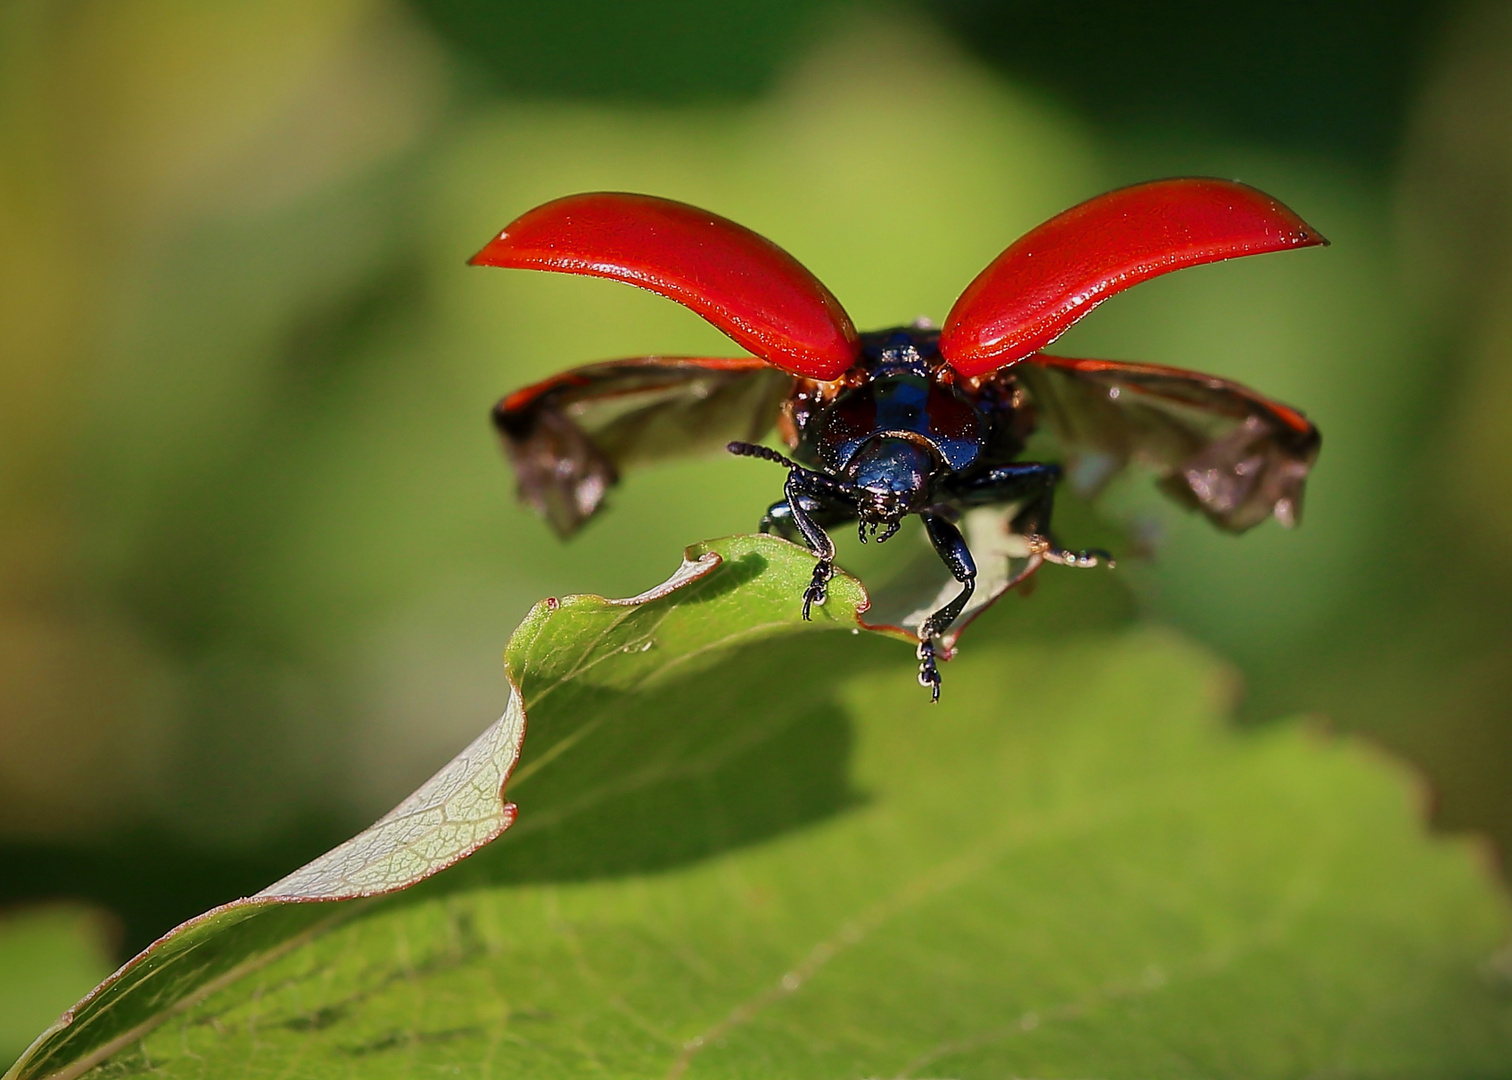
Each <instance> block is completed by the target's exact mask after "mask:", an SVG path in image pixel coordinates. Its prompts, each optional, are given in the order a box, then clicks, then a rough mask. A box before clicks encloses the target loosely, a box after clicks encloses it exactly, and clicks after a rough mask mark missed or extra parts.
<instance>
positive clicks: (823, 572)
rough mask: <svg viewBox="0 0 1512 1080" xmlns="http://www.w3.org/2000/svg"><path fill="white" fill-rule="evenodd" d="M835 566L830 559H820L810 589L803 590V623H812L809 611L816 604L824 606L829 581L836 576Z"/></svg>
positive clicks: (810, 581) (809, 585) (809, 584)
mask: <svg viewBox="0 0 1512 1080" xmlns="http://www.w3.org/2000/svg"><path fill="white" fill-rule="evenodd" d="M834 573H835V564H834V563H832V562H830V561H829V560H828V559H820V560H819V563H818V565H816V566H815V567H814V576H813V577H812V578H811V579H810V580H809V583H808V588H806V589H804V590H803V621H804V622H809V621H811V620H810V618H809V609H810V608H811V607H813V605H815V604H821V605H822V604H823V603H824V601H825V599H826V598H827V596H828V592H829V590H828V588H827V586H828V585H829V579H830V578H831V577H833V576H834Z"/></svg>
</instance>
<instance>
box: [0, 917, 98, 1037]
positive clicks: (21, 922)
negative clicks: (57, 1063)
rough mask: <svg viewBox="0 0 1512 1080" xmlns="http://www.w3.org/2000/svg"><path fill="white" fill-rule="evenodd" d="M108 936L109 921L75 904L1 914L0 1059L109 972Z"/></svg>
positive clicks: (35, 1032) (33, 1034) (34, 1033)
mask: <svg viewBox="0 0 1512 1080" xmlns="http://www.w3.org/2000/svg"><path fill="white" fill-rule="evenodd" d="M109 938H110V933H109V925H108V922H107V920H105V919H104V918H102V916H101V914H100V913H99V912H98V911H94V910H92V909H90V908H86V907H83V906H81V905H78V904H49V905H46V906H40V907H35V908H27V909H22V910H19V911H14V912H10V913H8V914H6V915H4V916H0V1061H10V1060H12V1059H14V1058H16V1057H17V1056H19V1055H20V1053H21V1051H22V1050H24V1049H26V1044H27V1043H29V1042H31V1040H32V1037H33V1036H35V1035H36V1034H37V1032H38V1031H40V1030H41V1029H42V1027H43V1025H45V1024H47V1023H49V1022H51V1021H52V1019H53V1018H54V1017H55V1016H57V1015H58V1014H59V1013H60V1012H62V1011H63V1010H64V1009H65V1008H66V1007H67V1006H68V1004H69V1003H70V1002H72V1001H74V1000H75V999H77V998H78V997H79V996H80V995H82V994H83V993H84V991H86V990H87V989H89V987H91V986H93V985H94V984H95V983H97V982H99V981H100V979H102V978H104V977H105V975H107V974H108V973H109V972H110V967H111V964H110V944H111V943H110V941H109Z"/></svg>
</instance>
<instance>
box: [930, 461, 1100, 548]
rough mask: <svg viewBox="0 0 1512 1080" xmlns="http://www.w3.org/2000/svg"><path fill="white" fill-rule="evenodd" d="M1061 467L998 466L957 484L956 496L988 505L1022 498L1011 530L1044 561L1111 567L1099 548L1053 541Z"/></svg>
mask: <svg viewBox="0 0 1512 1080" xmlns="http://www.w3.org/2000/svg"><path fill="white" fill-rule="evenodd" d="M1060 478H1061V467H1060V466H1059V465H1055V464H1049V463H1042V462H1037V461H1021V462H1015V463H1014V464H1012V465H999V466H997V467H996V468H993V469H989V470H987V471H986V472H985V473H983V474H982V475H980V476H977V477H974V478H972V479H971V480H970V481H968V482H966V483H965V484H962V485H960V486H959V487H958V488H957V491H956V497H957V500H958V501H959V503H960V504H961V505H963V506H989V505H991V504H993V503H1006V502H1013V501H1016V500H1019V499H1023V500H1025V503H1024V507H1023V509H1022V510H1020V511H1019V512H1018V513H1017V514H1016V515H1015V516H1014V518H1013V522H1012V528H1013V531H1014V532H1016V533H1018V534H1020V535H1021V536H1024V537H1027V538H1028V540H1029V544H1030V547H1031V549H1032V550H1033V551H1034V553H1035V554H1036V555H1039V556H1040V557H1041V558H1043V559H1045V560H1046V561H1047V562H1053V563H1059V564H1060V565H1062V566H1077V567H1086V566H1096V565H1098V564H1099V563H1102V562H1105V563H1107V564H1108V565H1109V566H1113V565H1114V562H1113V556H1112V555H1110V554H1109V553H1108V552H1106V551H1104V550H1102V549H1101V548H1088V549H1086V550H1084V551H1071V550H1069V549H1067V548H1063V547H1061V546H1060V545H1059V544H1057V543H1056V542H1055V538H1054V534H1053V533H1051V531H1050V512H1051V510H1052V509H1054V506H1055V485H1056V484H1057V483H1059V482H1060Z"/></svg>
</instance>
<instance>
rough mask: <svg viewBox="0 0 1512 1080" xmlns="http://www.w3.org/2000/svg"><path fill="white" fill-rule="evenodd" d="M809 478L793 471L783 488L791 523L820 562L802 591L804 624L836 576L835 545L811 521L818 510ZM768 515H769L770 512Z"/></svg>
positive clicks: (822, 601) (820, 602)
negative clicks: (830, 581) (814, 511)
mask: <svg viewBox="0 0 1512 1080" xmlns="http://www.w3.org/2000/svg"><path fill="white" fill-rule="evenodd" d="M812 477H813V474H812V473H810V472H809V471H808V470H807V469H799V468H794V469H792V470H790V471H789V472H788V477H787V482H786V483H784V484H783V485H782V493H783V494H784V495H786V496H787V500H786V501H787V506H788V513H789V514H790V515H791V520H792V523H793V524H794V525H796V526H797V527H798V532H799V533H800V534H801V535H802V536H803V540H804V542H805V543H806V544H808V546H809V550H810V551H812V552H813V553H814V554H815V555H817V556H819V562H818V563H817V564H816V565H815V566H814V576H813V577H812V578H810V579H809V584H808V588H806V589H804V590H803V619H804V621H805V622H807V621H808V620H809V610H810V609H811V608H812V607H813V606H814V605H815V604H822V603H824V599H825V595H826V592H827V587H828V585H829V580H830V578H832V577H834V576H835V542H834V541H833V540H831V539H830V537H829V533H827V532H825V531H824V529H823V528H822V527H821V526H820V525H819V523H818V522H817V521H815V520H814V518H813V513H812V509H817V506H815V504H816V503H818V501H819V500H818V498H816V496H817V495H818V492H816V491H814V488H815V487H816V486H817V485H816V483H815V480H814V479H813V478H812ZM805 504H807V505H805ZM811 508H812V509H811ZM773 509H775V507H774V508H773ZM768 514H769V516H770V511H769V512H768Z"/></svg>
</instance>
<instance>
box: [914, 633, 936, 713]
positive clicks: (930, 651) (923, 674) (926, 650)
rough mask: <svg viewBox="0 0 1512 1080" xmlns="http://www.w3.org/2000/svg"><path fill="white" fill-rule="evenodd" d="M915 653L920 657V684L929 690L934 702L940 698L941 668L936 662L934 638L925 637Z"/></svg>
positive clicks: (931, 699) (930, 698)
mask: <svg viewBox="0 0 1512 1080" xmlns="http://www.w3.org/2000/svg"><path fill="white" fill-rule="evenodd" d="M914 655H915V656H917V657H918V658H919V685H920V686H922V687H925V688H926V689H927V690H928V691H929V700H930V703H931V704H933V703H934V702H937V701H939V700H940V668H939V665H938V664H936V663H935V651H934V640H933V639H932V638H928V637H926V638H923V639H922V640H921V641H920V642H919V647H918V648H917V649H915V650H914Z"/></svg>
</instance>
